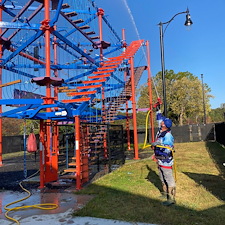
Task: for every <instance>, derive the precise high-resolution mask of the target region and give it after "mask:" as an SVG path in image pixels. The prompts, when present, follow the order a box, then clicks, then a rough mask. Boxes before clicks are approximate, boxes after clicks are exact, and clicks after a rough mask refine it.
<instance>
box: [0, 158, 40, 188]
mask: <svg viewBox="0 0 225 225" xmlns="http://www.w3.org/2000/svg"><path fill="white" fill-rule="evenodd" d="M38 169H39V158H38V157H37V159H36V160H35V157H34V154H27V155H26V160H24V156H17V157H14V158H13V157H12V158H7V159H4V156H3V165H2V166H1V167H0V191H1V190H14V191H17V190H18V191H19V190H21V188H20V186H19V182H21V181H22V180H24V179H25V175H26V174H27V177H29V176H31V175H32V174H34V173H35V172H37V171H38Z"/></svg>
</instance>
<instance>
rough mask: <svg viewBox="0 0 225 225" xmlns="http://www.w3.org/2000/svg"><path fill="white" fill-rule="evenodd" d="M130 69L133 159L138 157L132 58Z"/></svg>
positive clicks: (131, 59)
mask: <svg viewBox="0 0 225 225" xmlns="http://www.w3.org/2000/svg"><path fill="white" fill-rule="evenodd" d="M130 70H131V89H132V111H133V128H134V159H139V157H138V136H137V115H136V97H135V82H134V59H133V57H131V58H130Z"/></svg>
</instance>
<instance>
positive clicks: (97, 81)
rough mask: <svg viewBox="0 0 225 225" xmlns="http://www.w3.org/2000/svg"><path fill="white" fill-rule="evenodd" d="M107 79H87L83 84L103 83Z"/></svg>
mask: <svg viewBox="0 0 225 225" xmlns="http://www.w3.org/2000/svg"><path fill="white" fill-rule="evenodd" d="M105 81H106V79H99V80H85V81H83V82H82V83H83V84H92V83H102V82H105Z"/></svg>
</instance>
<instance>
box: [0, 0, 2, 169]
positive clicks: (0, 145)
mask: <svg viewBox="0 0 225 225" xmlns="http://www.w3.org/2000/svg"><path fill="white" fill-rule="evenodd" d="M0 2H2V0H0ZM0 21H2V8H0ZM1 33H2V29H1V28H0V34H1ZM1 58H2V45H0V59H1ZM0 84H2V68H0ZM0 99H2V88H0ZM1 113H2V106H0V114H1ZM0 166H2V118H0Z"/></svg>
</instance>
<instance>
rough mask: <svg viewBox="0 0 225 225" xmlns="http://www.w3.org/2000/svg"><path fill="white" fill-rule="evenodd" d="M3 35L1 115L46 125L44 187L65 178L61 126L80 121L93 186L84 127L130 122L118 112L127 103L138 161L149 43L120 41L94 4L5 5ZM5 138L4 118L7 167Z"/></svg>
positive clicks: (0, 7)
mask: <svg viewBox="0 0 225 225" xmlns="http://www.w3.org/2000/svg"><path fill="white" fill-rule="evenodd" d="M0 32H1V36H0V58H1V60H0V113H1V117H8V118H17V119H29V120H37V121H40V133H39V136H40V188H43V187H44V186H45V184H46V183H48V182H51V181H56V180H57V179H58V153H59V147H58V146H59V128H58V126H59V125H60V124H69V123H72V124H74V130H75V132H74V139H75V159H76V168H75V170H74V174H75V179H76V189H80V188H81V186H82V184H83V180H85V181H87V177H84V174H85V173H84V171H82V170H83V168H84V167H85V166H84V161H85V160H86V156H87V154H86V153H85V150H84V149H83V147H82V144H81V143H82V142H83V140H82V138H83V135H81V131H80V129H81V125H80V124H81V122H86V123H87V122H90V123H101V124H111V123H113V121H115V120H117V119H128V116H119V115H117V113H118V111H119V109H120V108H121V107H122V106H124V105H125V106H126V112H128V102H129V101H131V105H132V114H133V115H132V118H133V129H134V158H135V159H138V138H137V125H136V100H135V95H136V93H135V89H136V87H137V85H138V82H139V80H140V78H141V75H142V73H143V71H144V70H147V71H148V80H149V81H148V86H149V91H150V99H151V98H152V97H151V74H150V60H148V62H147V64H148V65H145V66H141V67H136V64H135V63H136V61H135V55H136V53H137V52H138V51H139V49H140V48H143V47H146V51H147V53H148V55H149V44H148V41H144V40H134V41H132V42H131V43H130V44H128V43H126V41H125V32H124V30H123V31H122V32H121V34H122V37H120V35H118V34H117V32H116V31H115V30H114V29H113V27H112V26H111V24H110V22H109V21H108V19H107V17H106V16H105V13H104V10H103V9H102V8H99V7H97V6H96V4H95V1H94V0H83V1H76V0H66V1H65V0H28V1H26V3H25V5H23V6H20V5H16V4H15V3H14V1H11V0H0ZM149 109H150V111H151V110H152V101H151V100H150V107H149ZM150 114H151V113H150ZM127 115H128V113H127ZM151 127H152V130H153V129H154V127H153V123H151ZM127 129H129V127H127ZM153 136H154V135H153ZM1 139H2V120H1V119H0V163H1V164H2V144H1V143H2V141H1ZM104 140H105V139H104ZM103 145H104V146H105V147H104V148H105V151H107V144H106V143H104V144H103ZM82 173H83V175H82Z"/></svg>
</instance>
